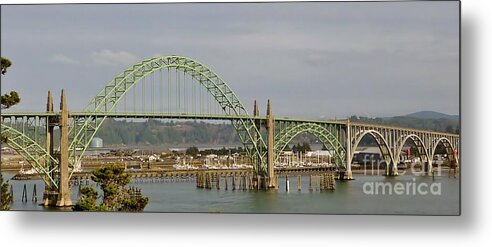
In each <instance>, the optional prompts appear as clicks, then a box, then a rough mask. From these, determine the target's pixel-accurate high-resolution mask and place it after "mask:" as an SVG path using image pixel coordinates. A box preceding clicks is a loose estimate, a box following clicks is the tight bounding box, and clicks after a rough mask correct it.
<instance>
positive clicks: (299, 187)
mask: <svg viewBox="0 0 492 247" xmlns="http://www.w3.org/2000/svg"><path fill="white" fill-rule="evenodd" d="M301 188H302V179H301V175H298V176H297V191H301Z"/></svg>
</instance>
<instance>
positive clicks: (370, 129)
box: [347, 122, 459, 175]
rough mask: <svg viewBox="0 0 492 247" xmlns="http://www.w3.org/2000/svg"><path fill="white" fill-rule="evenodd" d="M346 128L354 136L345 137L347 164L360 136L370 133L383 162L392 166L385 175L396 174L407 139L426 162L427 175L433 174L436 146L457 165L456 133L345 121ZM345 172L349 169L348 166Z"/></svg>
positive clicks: (457, 138)
mask: <svg viewBox="0 0 492 247" xmlns="http://www.w3.org/2000/svg"><path fill="white" fill-rule="evenodd" d="M347 129H348V130H349V133H353V134H352V135H349V137H348V138H347V142H348V144H349V145H348V149H349V150H350V153H349V155H347V160H349V162H348V163H351V161H352V158H353V155H354V153H355V150H356V148H357V146H358V145H359V142H360V140H361V139H362V138H363V136H365V135H367V134H371V135H372V136H373V137H374V138H375V139H376V142H377V144H378V146H379V148H380V150H381V153H382V154H383V156H384V159H385V161H386V163H387V164H392V169H393V171H391V170H390V171H387V174H388V175H398V170H397V162H398V160H399V157H400V154H401V152H402V149H403V146H404V145H405V142H406V141H407V140H408V139H411V140H412V141H413V142H414V144H415V145H416V146H417V148H418V150H419V156H420V158H421V161H422V162H425V161H426V162H427V165H428V172H429V173H432V170H433V167H432V160H433V157H434V153H435V150H436V148H437V145H438V144H439V143H443V145H444V146H445V148H446V153H447V154H448V155H449V156H450V157H453V159H452V160H451V161H452V162H456V165H458V161H459V156H458V148H459V147H458V146H459V135H457V134H452V133H442V132H435V131H430V130H419V129H410V128H402V127H395V126H384V125H372V124H365V123H350V122H347ZM389 162H391V163H389ZM348 170H350V167H349V169H348Z"/></svg>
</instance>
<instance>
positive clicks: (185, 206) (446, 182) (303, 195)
mask: <svg viewBox="0 0 492 247" xmlns="http://www.w3.org/2000/svg"><path fill="white" fill-rule="evenodd" d="M3 175H4V178H5V179H9V178H10V177H12V176H13V175H14V174H12V173H4V174H3ZM354 178H355V180H352V181H337V182H336V190H335V191H322V192H319V191H309V187H308V183H309V181H308V180H309V179H308V177H303V183H302V190H301V191H297V177H291V178H290V192H286V190H285V178H280V182H279V185H280V188H279V189H278V190H272V191H243V190H231V188H230V187H229V190H224V186H223V185H221V190H217V189H211V190H207V189H197V188H196V187H195V182H194V181H187V182H162V183H150V182H149V183H132V186H136V187H140V188H141V189H142V193H143V194H144V195H146V196H148V197H149V199H150V202H149V204H148V205H147V207H146V208H145V211H146V212H211V213H217V212H220V213H314V214H422V215H457V214H459V198H460V197H459V179H457V178H448V177H447V175H446V174H443V176H441V177H435V179H434V180H433V179H432V177H428V176H411V175H404V176H397V177H384V176H364V175H357V174H355V175H354ZM374 182H384V183H387V184H388V185H389V186H395V185H396V184H398V183H401V184H403V185H404V186H408V185H407V183H408V184H409V185H410V186H411V185H414V187H415V188H418V187H417V186H418V185H420V184H426V185H428V186H430V185H431V184H432V183H434V187H433V188H434V192H437V189H436V188H437V185H440V195H433V194H430V193H428V194H426V195H420V194H418V193H417V194H415V193H412V192H413V190H412V188H413V187H409V188H410V189H409V190H408V192H409V193H408V194H407V193H404V194H403V195H397V194H395V193H394V191H395V190H392V195H388V192H389V191H388V190H385V192H386V194H385V195H383V194H382V193H381V192H382V191H381V189H379V194H377V195H369V194H367V193H364V186H366V187H365V188H366V192H368V191H370V188H371V187H370V186H369V185H370V184H373V183H374ZM367 183H369V185H367ZM10 184H12V185H13V188H14V203H13V205H12V206H11V208H12V209H13V210H57V209H53V208H44V207H42V206H39V205H38V204H39V203H40V202H41V199H42V193H43V190H44V185H43V183H42V182H41V181H40V180H27V181H14V180H11V181H10ZM24 184H26V185H27V193H28V202H27V203H23V202H22V201H21V197H22V189H23V186H24ZM34 184H36V186H37V194H38V203H33V202H31V196H32V190H33V187H34ZM229 186H231V184H230V183H229ZM373 188H374V187H373ZM422 188H423V187H422ZM77 190H78V186H74V187H73V189H72V200H73V201H74V202H75V201H77ZM373 191H374V190H373ZM416 191H417V192H418V190H417V189H416ZM427 192H430V190H427Z"/></svg>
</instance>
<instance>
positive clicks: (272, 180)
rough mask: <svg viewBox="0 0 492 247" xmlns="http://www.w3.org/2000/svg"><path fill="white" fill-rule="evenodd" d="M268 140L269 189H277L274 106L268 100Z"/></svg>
mask: <svg viewBox="0 0 492 247" xmlns="http://www.w3.org/2000/svg"><path fill="white" fill-rule="evenodd" d="M266 117H267V124H266V128H267V139H268V144H267V145H268V147H267V157H268V159H267V180H268V185H267V186H268V188H277V184H276V181H275V170H274V162H275V150H274V149H273V147H274V143H273V139H274V134H275V133H274V129H275V126H274V121H273V114H272V105H271V104H270V100H268V105H267V116H266Z"/></svg>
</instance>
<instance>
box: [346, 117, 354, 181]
mask: <svg viewBox="0 0 492 247" xmlns="http://www.w3.org/2000/svg"><path fill="white" fill-rule="evenodd" d="M350 132H351V131H350V119H347V131H346V133H345V134H346V135H345V147H346V148H345V155H346V156H345V160H346V166H347V167H346V171H345V172H346V173H347V174H346V176H347V179H353V177H352V143H351V142H352V133H350Z"/></svg>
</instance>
